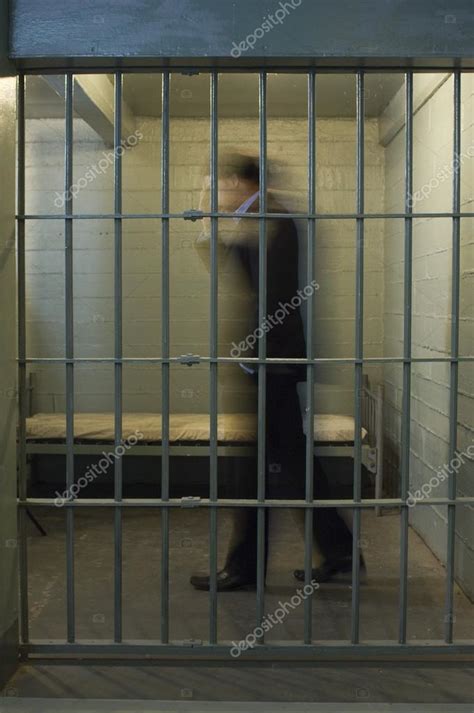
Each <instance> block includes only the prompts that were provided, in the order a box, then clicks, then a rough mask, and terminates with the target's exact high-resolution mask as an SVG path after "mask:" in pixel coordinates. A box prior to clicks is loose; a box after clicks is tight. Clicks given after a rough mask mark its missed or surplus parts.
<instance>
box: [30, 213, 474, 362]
mask: <svg viewBox="0 0 474 713" xmlns="http://www.w3.org/2000/svg"><path fill="white" fill-rule="evenodd" d="M417 217H418V214H417ZM188 356H189V355H185V357H186V358H187V357H188ZM191 356H193V357H194V355H191ZM182 359H183V357H182V356H179V357H168V358H165V357H143V358H133V357H124V358H123V359H122V363H123V364H182V363H183V361H182ZM196 359H197V360H198V361H197V362H196V363H200V364H201V363H202V364H205V363H209V362H212V361H215V362H216V363H219V364H237V363H238V362H239V358H238V357H218V358H217V359H211V357H206V356H197V357H196ZM68 361H69V360H68V359H64V358H61V357H53V358H51V359H49V358H47V357H46V358H44V357H31V358H30V357H29V358H27V359H19V360H18V363H19V364H67V363H68ZM261 361H262V363H263V360H260V359H258V357H246V358H245V362H249V363H251V364H259V363H260V362H261ZM411 361H412V364H450V363H451V362H452V361H453V360H452V359H451V357H412V360H411ZM457 361H458V362H466V363H469V362H472V361H474V356H459V357H458V359H457ZM114 362H115V358H114V357H84V358H82V357H77V358H76V359H74V363H75V364H108V363H111V364H113V363H114ZM359 362H360V360H358V359H351V358H346V357H342V358H339V357H334V358H333V357H318V358H314V359H311V360H309V359H286V358H281V359H280V358H275V359H274V358H272V357H268V358H267V359H266V362H265V363H267V364H334V365H336V364H356V363H359ZM362 362H363V363H364V364H403V357H365V358H364V359H363V360H362Z"/></svg>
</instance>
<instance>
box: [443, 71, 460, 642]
mask: <svg viewBox="0 0 474 713" xmlns="http://www.w3.org/2000/svg"><path fill="white" fill-rule="evenodd" d="M453 76H454V92H453V101H454V110H453V120H454V121H453V123H454V126H453V212H455V211H457V212H459V211H460V208H461V166H460V161H459V157H460V155H461V74H460V72H459V71H458V70H456V71H455V72H454V75H453ZM452 231H453V235H452V241H453V247H452V277H451V284H452V293H451V369H450V375H449V382H450V384H449V452H448V453H449V455H448V462H449V463H452V461H453V459H454V457H455V455H456V451H457V428H458V420H457V417H458V379H459V310H460V304H459V302H460V268H461V244H460V233H461V226H460V219H459V218H458V217H454V216H453V224H452ZM451 471H452V472H451ZM456 495H457V488H456V471H455V469H454V468H451V469H450V473H449V480H448V496H449V498H450V500H454V501H455V500H456ZM447 535H448V537H447V540H448V541H447V552H446V607H445V624H446V626H445V640H446V643H448V644H451V643H452V642H453V630H454V565H455V556H456V505H455V503H453V504H450V505H448V533H447Z"/></svg>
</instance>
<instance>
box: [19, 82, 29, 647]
mask: <svg viewBox="0 0 474 713" xmlns="http://www.w3.org/2000/svg"><path fill="white" fill-rule="evenodd" d="M17 92H18V97H17V99H18V108H17V112H18V114H17V122H18V128H17V132H18V133H17V138H18V142H17V146H18V149H17V151H18V154H17V210H18V212H19V213H22V212H24V210H25V77H24V76H23V75H22V74H20V76H19V77H18V85H17ZM17 299H18V305H17V309H18V357H19V360H20V361H19V364H18V478H19V482H18V494H19V496H20V498H21V499H22V500H25V499H26V497H27V467H26V417H27V391H26V361H25V359H26V284H25V221H24V220H19V221H18V223H17ZM26 518H27V513H26V511H25V510H24V509H23V508H22V509H21V510H20V512H19V519H18V532H19V545H20V551H19V572H20V610H21V611H20V636H21V641H22V643H26V642H27V641H28V639H29V611H28V535H27V522H26Z"/></svg>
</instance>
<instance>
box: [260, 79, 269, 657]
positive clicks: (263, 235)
mask: <svg viewBox="0 0 474 713" xmlns="http://www.w3.org/2000/svg"><path fill="white" fill-rule="evenodd" d="M258 99H259V102H258V103H259V148H260V150H259V169H260V176H259V178H260V181H259V210H260V211H262V212H266V208H267V74H266V72H260V74H259V97H258ZM258 243H259V245H258V248H259V250H258V252H259V268H258V276H259V285H258V321H259V324H262V323H263V321H264V319H265V317H266V311H267V225H266V219H265V218H260V220H259V236H258ZM266 356H267V340H266V334H265V331H264V332H263V335H262V337H261V338H260V339H259V340H258V357H259V359H261V360H262V363H259V365H258V429H257V433H258V442H257V446H258V456H257V499H258V500H259V501H260V502H263V501H264V500H265V481H266V467H265V461H266V447H265V433H266V414H265V409H266V385H267V367H266V363H265V359H266ZM268 516H269V513H266V511H265V508H259V509H258V511H257V627H259V626H260V625H261V623H262V621H263V615H264V608H265V518H266V517H268ZM263 640H264V639H263V636H262V637H261V638H260V639H259V643H260V644H262V643H263Z"/></svg>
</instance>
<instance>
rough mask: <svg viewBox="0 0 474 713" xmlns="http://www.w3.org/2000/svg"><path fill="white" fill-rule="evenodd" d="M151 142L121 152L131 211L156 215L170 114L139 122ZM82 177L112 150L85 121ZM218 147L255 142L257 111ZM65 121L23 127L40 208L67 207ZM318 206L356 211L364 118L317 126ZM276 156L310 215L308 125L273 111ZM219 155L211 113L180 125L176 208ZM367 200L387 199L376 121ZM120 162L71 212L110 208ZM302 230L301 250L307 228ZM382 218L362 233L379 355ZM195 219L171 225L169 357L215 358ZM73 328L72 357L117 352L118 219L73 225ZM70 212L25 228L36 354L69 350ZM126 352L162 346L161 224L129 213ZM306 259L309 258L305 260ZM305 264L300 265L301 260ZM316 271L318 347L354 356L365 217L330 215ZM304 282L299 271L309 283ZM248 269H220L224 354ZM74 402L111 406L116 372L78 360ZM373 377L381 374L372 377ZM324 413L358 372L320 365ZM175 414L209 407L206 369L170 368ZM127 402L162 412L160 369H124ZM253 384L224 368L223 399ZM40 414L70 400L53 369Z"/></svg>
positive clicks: (233, 398) (235, 399)
mask: <svg viewBox="0 0 474 713" xmlns="http://www.w3.org/2000/svg"><path fill="white" fill-rule="evenodd" d="M137 129H138V131H140V132H141V133H142V134H143V138H142V139H141V140H140V141H139V143H138V145H136V146H135V147H134V148H131V149H129V150H127V151H126V152H125V154H124V159H123V168H124V176H123V181H124V210H125V211H128V212H133V213H150V212H159V211H160V208H161V206H160V122H159V121H158V120H156V119H150V118H138V120H137ZM74 130H75V138H76V148H75V153H74V161H75V174H74V175H75V181H76V182H77V181H78V180H79V178H80V177H81V176H84V175H85V174H86V172H87V170H88V169H89V168H90V167H91V166H93V165H94V164H96V163H97V162H98V161H99V160H100V159H101V158H103V152H104V151H107V149H106V147H105V146H104V145H103V144H102V142H100V140H99V139H98V137H97V135H96V134H95V133H94V132H93V131H92V130H91V129H89V128H88V127H87V126H86V125H85V124H84V122H82V121H81V120H76V121H75V126H74ZM219 139H220V144H219V149H220V151H221V152H222V151H225V150H226V149H227V148H238V149H240V150H242V151H248V152H257V151H258V122H257V120H256V119H238V120H229V119H222V120H221V122H220V130H219ZM63 140H64V123H63V121H62V120H60V119H54V120H47V121H45V120H31V121H29V122H28V131H27V185H28V193H29V206H28V210H29V211H30V212H35V213H36V212H43V213H44V212H48V211H53V212H58V208H57V207H55V206H54V199H55V191H61V189H62V181H63V143H62V142H63ZM317 152H318V161H319V165H320V166H321V168H320V170H319V171H318V181H317V192H318V210H321V211H323V212H334V211H340V212H347V211H353V210H354V209H355V175H356V172H355V155H356V151H355V122H354V120H349V119H340V120H338V119H321V120H320V121H319V123H318V134H317ZM268 154H269V158H270V159H272V160H273V162H274V163H275V165H276V171H275V179H274V181H273V184H274V186H275V188H276V190H277V192H278V195H279V197H280V199H281V201H282V202H283V203H284V204H285V205H286V206H287V207H288V208H292V209H293V210H298V209H299V210H304V209H305V201H306V196H307V188H306V185H307V123H306V121H304V120H301V119H270V120H269V125H268ZM208 161H209V121H208V120H205V119H178V118H173V119H172V122H171V147H170V162H171V171H170V173H171V175H170V188H171V193H170V209H171V211H172V212H180V211H184V210H189V209H191V208H197V207H198V203H199V193H200V188H201V183H202V177H203V171H204V170H205V167H206V166H207V165H208ZM366 163H367V165H366V189H367V195H366V203H367V205H366V208H367V210H370V211H380V210H382V206H383V181H384V173H383V148H382V147H381V146H380V144H379V142H378V122H377V121H376V120H368V121H367V125H366ZM112 186H113V171H112V169H111V168H109V169H108V171H107V172H106V173H105V174H104V175H102V174H101V175H100V176H98V177H97V178H95V180H94V181H91V182H90V183H89V184H88V186H87V187H86V188H84V189H83V190H82V191H81V192H80V193H79V194H78V196H77V199H76V205H75V209H74V210H75V212H81V211H82V212H86V211H87V212H91V211H95V212H107V211H111V210H112V202H113V193H112ZM299 228H300V233H301V234H300V239H301V244H302V249H303V248H304V245H305V240H306V228H305V226H304V224H303V225H301V226H299ZM382 231H383V224H382V223H381V222H378V221H372V222H371V223H370V224H368V225H367V229H366V238H367V239H366V258H365V269H366V299H365V346H366V353H367V355H368V356H377V355H381V353H382V348H383V346H382V343H383V328H382V302H381V296H382V278H383V253H382V250H383V240H382ZM199 232H200V224H199V222H194V223H193V222H191V221H182V220H172V221H171V227H170V233H171V235H170V240H171V251H170V253H171V258H170V259H171V351H172V355H179V354H186V353H189V352H192V353H197V354H202V355H205V354H208V353H209V347H208V340H209V324H208V320H209V276H208V273H207V271H206V269H205V267H204V265H203V264H202V263H201V261H200V260H199V258H198V256H197V255H196V252H195V250H194V247H193V242H194V240H195V238H196V236H197V235H198V234H199ZM74 241H75V248H76V249H75V287H74V294H75V297H76V302H75V337H76V356H84V357H85V356H87V357H99V356H106V355H107V356H110V355H112V354H113V225H112V222H111V221H83V222H78V223H77V224H76V225H75V238H74ZM62 245H63V226H62V224H61V222H60V221H48V222H46V223H40V222H38V223H35V224H33V225H32V226H31V228H30V230H29V235H28V254H27V272H28V285H29V292H28V332H29V336H28V352H29V354H31V355H32V354H36V355H37V356H60V355H61V354H63V352H64V336H63V334H64V256H63V253H62ZM123 246H124V260H123V266H124V278H123V281H124V284H123V286H124V291H123V294H124V303H123V309H124V353H125V355H126V356H129V357H149V356H152V355H156V354H159V353H160V348H161V341H160V340H161V298H160V290H161V226H160V223H159V221H156V220H145V219H143V220H136V221H124V241H123ZM303 262H304V257H303V254H302V263H303ZM302 267H303V265H302ZM315 275H316V279H317V281H318V283H319V285H320V289H319V291H318V293H317V295H316V298H315V312H316V320H315V331H314V333H315V347H316V351H317V354H318V356H329V357H351V356H353V354H354V347H353V344H354V288H355V222H354V221H345V222H344V221H339V222H338V223H336V222H335V221H327V220H326V221H320V222H319V223H318V226H317V241H316V264H315ZM304 284H305V280H304V278H303V276H302V277H301V285H302V286H303V285H304ZM241 296H242V290H241V288H240V283H239V281H238V278H237V277H236V276H235V274H234V275H232V274H226V275H224V274H221V281H220V298H219V309H220V344H219V348H220V354H221V355H222V356H224V355H228V354H229V352H230V348H231V344H232V341H233V340H235V341H238V340H239V339H241V338H242V337H243V336H245V333H246V329H245V324H244V323H243V321H242V318H241V310H240V313H239V309H238V308H237V304H238V303H237V302H236V300H237V298H239V299H240V298H241ZM76 374H77V377H76V385H77V399H76V403H77V408H78V409H79V410H96V411H97V410H103V409H110V408H112V405H113V402H112V393H113V374H112V369H111V368H110V367H97V366H94V367H93V368H87V367H85V366H83V367H79V368H77V369H76ZM373 376H374V378H375V377H376V374H375V371H374V373H373ZM317 380H318V381H319V382H321V385H320V386H318V389H317V408H318V409H319V410H320V411H326V412H327V411H332V412H341V413H349V412H351V410H352V403H353V375H352V369H351V368H341V367H339V368H333V367H331V368H329V367H325V368H321V369H320V371H319V374H318V377H317ZM171 385H172V409H174V410H176V411H205V410H206V409H207V408H208V369H207V368H205V367H192V368H188V367H173V370H172V384H171ZM124 387H125V408H127V409H130V410H135V411H139V410H148V411H154V410H159V408H160V399H161V392H160V376H159V368H157V367H155V368H149V367H148V368H143V367H137V366H134V367H127V368H126V369H125V381H124ZM250 389H251V387H250V386H249V383H248V381H247V379H246V377H245V376H244V375H242V374H241V373H240V371H239V370H237V369H235V368H232V367H231V368H222V369H221V375H220V398H221V402H220V404H221V405H220V407H221V408H225V409H229V410H246V409H251V408H252V403H253V401H252V392H251V390H250ZM35 393H36V398H35V404H34V405H35V409H36V410H44V411H52V410H63V409H64V379H63V376H62V374H61V373H60V372H59V371H58V370H57V369H55V368H54V369H53V368H52V367H48V368H47V369H43V370H39V369H37V389H36V392H35Z"/></svg>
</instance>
